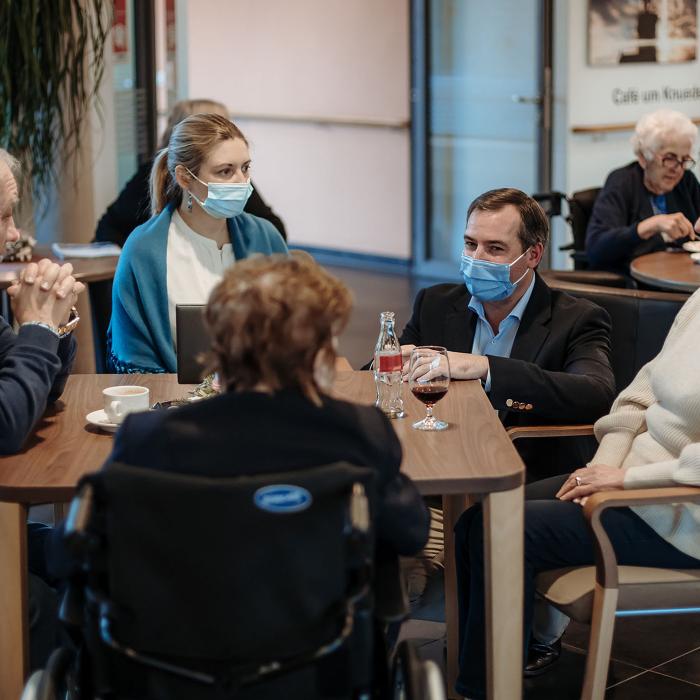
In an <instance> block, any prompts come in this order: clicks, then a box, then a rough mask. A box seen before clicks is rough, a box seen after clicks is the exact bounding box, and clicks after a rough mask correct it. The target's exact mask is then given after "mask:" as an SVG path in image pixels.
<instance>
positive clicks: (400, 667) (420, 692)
mask: <svg viewBox="0 0 700 700" xmlns="http://www.w3.org/2000/svg"><path fill="white" fill-rule="evenodd" d="M391 689H392V697H393V698H394V700H444V698H445V682H444V680H443V677H442V672H441V671H440V668H439V667H438V666H437V664H436V663H435V662H433V661H421V659H420V658H419V656H418V652H417V651H416V647H415V645H413V644H411V642H410V641H408V640H404V641H403V642H401V643H400V644H399V646H398V648H397V650H396V655H395V657H394V668H393V673H392V683H391Z"/></svg>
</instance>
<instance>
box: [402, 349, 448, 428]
mask: <svg viewBox="0 0 700 700" xmlns="http://www.w3.org/2000/svg"><path fill="white" fill-rule="evenodd" d="M408 385H409V387H410V389H411V393H412V394H413V395H414V396H415V397H416V398H417V399H418V400H419V401H422V402H423V403H424V404H425V409H426V413H425V418H423V420H419V421H418V422H417V423H414V424H413V427H414V428H415V429H416V430H445V428H447V426H448V423H446V422H445V421H444V420H438V419H437V418H435V416H433V406H434V405H435V404H436V403H437V402H438V401H439V400H440V399H441V398H442V397H443V396H445V394H446V393H447V389H448V388H449V386H450V361H449V359H448V357H447V350H445V348H443V347H439V346H437V345H424V346H421V347H417V348H413V350H412V351H411V360H410V363H409V366H408Z"/></svg>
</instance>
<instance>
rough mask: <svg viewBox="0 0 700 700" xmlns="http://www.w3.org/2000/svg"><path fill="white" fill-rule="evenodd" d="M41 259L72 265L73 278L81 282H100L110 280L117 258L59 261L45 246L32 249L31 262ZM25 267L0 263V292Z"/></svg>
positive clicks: (112, 256) (21, 263) (15, 263)
mask: <svg viewBox="0 0 700 700" xmlns="http://www.w3.org/2000/svg"><path fill="white" fill-rule="evenodd" d="M42 258H49V259H50V260H54V261H55V262H57V263H64V262H69V263H70V264H71V265H73V276H74V277H75V279H77V280H80V281H81V282H86V283H89V282H100V281H101V280H111V279H112V278H113V277H114V271H115V270H116V269H117V262H118V261H119V256H117V255H110V256H109V257H104V258H66V259H65V260H59V259H58V258H57V257H56V256H55V255H54V254H53V253H52V252H51V249H50V248H48V247H46V246H37V247H36V248H34V255H33V256H32V261H33V262H38V261H39V260H41V259H42ZM26 265H27V263H26V262H0V290H1V289H7V288H8V287H9V286H10V285H11V284H12V280H14V279H15V278H16V277H17V275H18V274H19V271H20V270H21V269H22V268H23V267H25V266H26Z"/></svg>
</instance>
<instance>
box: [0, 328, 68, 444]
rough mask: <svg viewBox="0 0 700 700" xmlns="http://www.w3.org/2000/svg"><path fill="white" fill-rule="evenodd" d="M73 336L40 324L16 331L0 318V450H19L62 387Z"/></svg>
mask: <svg viewBox="0 0 700 700" xmlns="http://www.w3.org/2000/svg"><path fill="white" fill-rule="evenodd" d="M75 350H76V345H75V338H74V337H73V336H72V335H70V336H68V337H67V338H64V339H63V340H59V339H58V338H57V337H56V336H55V335H54V334H53V333H51V331H49V330H47V329H46V328H42V327H41V326H22V328H20V329H19V333H15V332H14V331H13V330H12V328H11V327H10V326H9V325H8V324H7V322H6V321H5V320H4V319H2V318H0V454H3V455H7V454H13V453H14V452H19V451H20V450H21V449H22V446H23V445H24V443H25V441H26V440H27V438H28V437H29V434H30V433H31V432H32V430H33V429H34V426H35V425H36V423H37V421H38V420H39V418H41V416H42V415H43V413H44V411H45V410H46V406H47V404H48V403H50V402H53V401H55V400H56V399H57V398H58V397H59V396H60V395H61V392H62V391H63V387H64V386H65V384H66V380H67V379H68V374H69V373H70V368H71V366H72V364H73V359H74V357H75Z"/></svg>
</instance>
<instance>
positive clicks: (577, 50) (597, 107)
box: [560, 0, 700, 191]
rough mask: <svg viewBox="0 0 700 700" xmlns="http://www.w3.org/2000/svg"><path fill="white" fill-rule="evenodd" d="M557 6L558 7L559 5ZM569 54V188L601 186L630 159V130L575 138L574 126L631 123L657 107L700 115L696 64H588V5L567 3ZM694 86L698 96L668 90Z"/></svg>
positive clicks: (573, 0)
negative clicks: (668, 91)
mask: <svg viewBox="0 0 700 700" xmlns="http://www.w3.org/2000/svg"><path fill="white" fill-rule="evenodd" d="M560 4H561V3H560ZM567 5H568V8H567V10H568V31H567V34H568V42H567V43H568V51H567V54H568V56H567V60H568V67H567V101H568V105H567V130H568V134H567V149H566V150H567V167H566V169H567V182H566V184H567V189H568V191H574V190H579V189H584V188H586V187H595V186H596V185H602V184H603V181H604V180H605V177H606V175H607V174H608V173H609V172H610V171H611V170H613V169H614V168H617V167H620V166H622V165H624V164H625V163H628V162H629V161H631V160H633V159H634V156H633V153H632V148H631V146H630V142H629V139H630V136H631V135H632V131H631V130H627V131H622V132H611V133H607V134H597V135H591V134H576V133H573V132H572V129H573V128H574V127H577V126H591V125H600V124H603V125H605V124H622V123H634V122H636V121H637V120H638V119H639V117H641V116H642V115H643V114H646V113H647V112H652V111H654V110H655V109H659V108H661V107H667V108H670V109H677V110H679V111H681V112H685V113H686V114H687V115H688V116H690V117H691V118H696V117H700V67H699V66H698V61H697V60H695V61H693V62H689V63H677V64H666V65H662V64H652V63H637V64H634V63H626V64H620V65H614V66H589V65H588V63H587V56H586V50H587V21H588V20H587V10H588V7H587V6H588V3H585V2H580V1H579V0H568V3H567ZM692 87H696V88H698V89H697V90H695V92H696V93H697V95H695V96H690V97H688V98H680V99H679V98H675V99H674V96H673V94H669V93H666V94H665V89H666V88H671V89H678V88H681V89H682V88H692Z"/></svg>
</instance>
